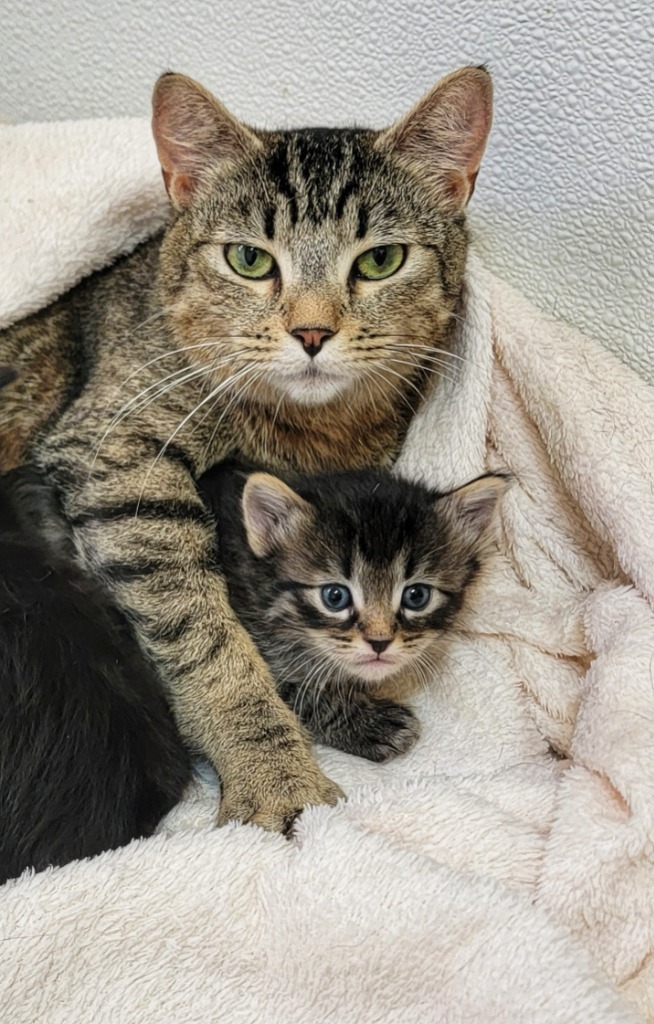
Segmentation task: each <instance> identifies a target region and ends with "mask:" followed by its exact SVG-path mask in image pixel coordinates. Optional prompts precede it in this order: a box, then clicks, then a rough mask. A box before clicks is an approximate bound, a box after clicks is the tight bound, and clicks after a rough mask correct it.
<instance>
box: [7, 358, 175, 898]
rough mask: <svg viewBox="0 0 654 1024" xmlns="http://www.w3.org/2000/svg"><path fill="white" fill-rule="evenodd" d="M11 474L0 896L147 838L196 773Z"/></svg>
mask: <svg viewBox="0 0 654 1024" xmlns="http://www.w3.org/2000/svg"><path fill="white" fill-rule="evenodd" d="M1 378H2V372H1V371H0V379H1ZM20 472H21V479H20V480H19V481H16V479H13V484H12V486H11V488H10V482H9V480H7V479H6V478H5V479H2V478H0V884H2V883H3V882H5V881H6V880H7V879H8V878H14V877H16V876H17V875H19V874H20V873H21V872H22V871H23V870H24V869H25V868H28V867H30V868H35V869H36V870H41V869H43V868H45V867H48V866H49V865H61V864H65V863H67V862H68V861H70V860H77V859H79V858H80V857H90V856H93V855H94V854H97V853H101V852H102V851H103V850H108V849H112V848H114V847H117V846H122V845H124V844H125V843H128V842H130V840H132V839H134V838H136V837H137V836H145V835H149V834H150V833H151V832H152V831H153V830H154V828H155V826H156V825H157V823H158V821H159V820H160V819H161V818H162V817H163V815H164V814H166V813H167V811H168V810H170V808H171V807H173V806H174V804H175V803H177V801H178V800H179V798H180V797H181V795H182V792H183V789H184V787H185V785H186V783H187V781H189V779H190V774H191V772H190V761H189V757H188V755H187V753H186V752H185V750H184V747H183V746H182V743H181V740H180V738H179V735H178V732H177V729H176V727H175V724H174V722H173V719H172V716H171V713H170V711H169V709H168V707H167V705H166V701H165V700H164V698H163V696H162V694H161V690H160V686H159V684H158V682H157V680H156V678H155V676H154V674H153V672H152V669H151V668H150V666H149V665H148V664H147V661H146V659H145V658H144V656H143V654H142V653H141V651H140V649H139V647H138V645H137V644H136V642H135V640H134V638H133V635H132V631H131V629H130V627H129V626H128V624H127V622H126V621H125V619H124V618H123V616H121V615H120V614H118V613H117V612H116V611H115V610H114V609H113V608H112V607H111V605H110V603H109V602H108V600H107V599H106V597H105V596H104V594H103V593H102V592H101V591H100V590H99V588H98V587H97V586H96V585H95V584H92V583H90V582H89V581H88V580H85V579H83V578H82V576H81V574H80V573H79V572H77V571H75V570H73V569H70V568H66V567H64V566H63V564H62V563H60V562H58V561H54V562H53V560H52V558H51V557H50V555H49V554H46V553H45V552H44V551H43V550H42V549H41V548H40V547H38V546H36V545H35V544H34V542H33V540H32V536H33V531H32V530H31V522H32V509H33V508H34V506H36V509H35V510H36V512H37V513H38V516H39V517H40V518H45V517H48V510H47V508H46V507H44V502H45V497H44V495H43V494H42V493H41V488H39V487H36V486H33V485H32V484H31V482H30V484H29V487H28V486H27V485H26V481H25V479H24V477H22V471H20ZM14 476H15V475H14V474H12V477H14ZM10 496H11V499H12V500H11V501H10ZM18 496H19V498H20V500H19V501H18V503H17V507H14V506H15V505H16V498H17V497H18ZM26 506H29V507H26Z"/></svg>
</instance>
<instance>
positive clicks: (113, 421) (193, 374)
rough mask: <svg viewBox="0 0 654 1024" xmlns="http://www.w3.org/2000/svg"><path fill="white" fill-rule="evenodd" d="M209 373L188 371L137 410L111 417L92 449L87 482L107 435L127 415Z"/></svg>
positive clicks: (207, 369) (137, 410)
mask: <svg viewBox="0 0 654 1024" xmlns="http://www.w3.org/2000/svg"><path fill="white" fill-rule="evenodd" d="M209 372H210V368H208V367H207V368H204V369H202V370H193V371H189V372H188V373H187V375H186V376H184V377H182V378H180V379H179V380H176V381H175V382H174V383H173V384H170V385H169V386H167V387H165V388H162V389H161V390H160V391H158V392H156V394H155V395H153V396H152V397H151V398H149V399H148V400H147V401H145V402H143V404H142V405H141V406H139V408H138V409H130V410H127V412H125V413H124V414H123V415H122V416H120V418H118V414H116V416H114V417H113V418H112V419H111V421H110V422H109V425H108V426H107V428H106V430H105V431H104V433H103V434H102V437H101V438H100V440H99V441H98V443H97V445H96V447H95V449H94V451H93V457H92V459H91V464H90V467H89V472H88V477H87V480H88V479H90V477H91V474H92V473H93V470H94V468H95V464H96V462H97V460H98V457H99V455H100V451H101V450H102V446H103V445H104V443H105V441H106V440H107V438H108V437H109V434H110V433H111V432H112V430H114V429H115V428H116V427H117V426H118V425H119V424H120V423H121V422H122V421H123V420H124V419H125V418H126V417H127V416H128V415H130V414H131V413H132V412H141V411H142V410H143V409H145V408H146V407H147V406H148V405H149V404H150V402H153V401H155V399H157V398H160V397H161V396H162V395H165V394H167V393H168V392H169V391H172V390H173V389H174V388H176V387H179V386H181V385H182V384H186V383H187V382H188V381H191V380H194V379H196V378H198V377H201V376H203V375H204V374H208V373H209Z"/></svg>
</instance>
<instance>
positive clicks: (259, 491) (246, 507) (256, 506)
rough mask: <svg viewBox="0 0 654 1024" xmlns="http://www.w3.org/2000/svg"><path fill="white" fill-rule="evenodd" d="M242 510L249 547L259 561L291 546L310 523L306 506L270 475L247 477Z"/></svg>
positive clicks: (302, 499) (309, 510) (283, 484)
mask: <svg viewBox="0 0 654 1024" xmlns="http://www.w3.org/2000/svg"><path fill="white" fill-rule="evenodd" d="M242 508H243V522H244V524H245V532H246V534H247V539H248V544H249V545H250V548H251V550H252V551H253V552H254V554H255V555H257V556H258V557H259V558H263V557H264V556H265V555H269V554H270V553H271V552H272V551H274V550H276V549H277V548H282V547H285V546H287V545H288V544H291V543H293V541H294V540H295V539H296V538H297V537H298V535H299V533H300V531H301V529H302V527H303V526H305V525H306V524H308V523H310V522H311V520H312V519H313V507H312V506H311V505H310V504H309V502H308V501H305V500H304V498H301V497H300V495H299V494H296V493H295V491H293V490H291V488H290V487H288V486H287V485H286V484H285V483H283V481H281V480H279V479H278V478H277V477H276V476H271V475H270V474H269V473H253V474H252V475H251V476H249V477H248V479H247V482H246V484H245V488H244V490H243V499H242Z"/></svg>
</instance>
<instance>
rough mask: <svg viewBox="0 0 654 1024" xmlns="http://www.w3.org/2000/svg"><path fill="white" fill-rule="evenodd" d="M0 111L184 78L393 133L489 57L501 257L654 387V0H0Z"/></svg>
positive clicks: (142, 103) (504, 267)
mask: <svg viewBox="0 0 654 1024" xmlns="http://www.w3.org/2000/svg"><path fill="white" fill-rule="evenodd" d="M4 8H5V9H4V10H3V11H2V18H1V25H2V28H1V30H0V119H5V120H10V121H26V120H52V119H58V118H85V117H101V116H103V117H107V116H113V115H125V114H134V115H138V114H146V113H147V112H148V107H149V94H150V90H151V87H152V82H153V80H154V78H155V77H156V75H157V74H159V72H161V71H163V70H165V69H167V68H174V69H176V70H180V71H184V72H186V73H187V74H190V75H192V76H194V77H195V78H197V79H199V80H200V81H201V82H203V84H205V85H207V86H208V87H210V88H211V89H212V90H213V91H214V92H216V93H217V94H218V95H219V96H220V98H221V99H222V100H223V102H225V103H226V104H227V105H228V106H229V107H231V109H232V110H233V111H234V112H235V113H236V114H238V115H240V116H241V117H242V118H244V119H246V120H249V121H251V122H253V123H256V124H259V125H263V126H271V125H284V124H288V125H298V124H301V123H308V122H322V123H324V124H342V123H347V122H352V121H354V122H358V123H370V124H373V125H375V126H378V125H382V124H384V123H386V122H388V121H390V120H392V119H393V118H394V117H396V116H397V115H398V114H400V113H401V112H402V111H403V110H404V109H405V108H406V107H407V106H408V105H410V104H411V103H412V102H413V101H414V100H416V99H417V98H418V97H419V96H420V94H421V93H422V92H423V91H424V90H425V89H427V88H428V87H429V86H430V85H431V84H432V83H433V82H434V81H435V80H436V79H437V78H438V77H439V76H440V75H441V74H444V73H445V72H447V71H450V70H453V69H454V68H456V67H457V66H459V65H461V64H464V63H480V62H482V61H487V62H488V63H489V65H490V68H491V70H492V72H493V75H494V79H495V84H496V96H497V108H496V121H495V129H494V132H493V136H492V140H491V145H490V149H489V152H488V155H487V158H486V161H485V166H484V169H483V172H482V175H481V176H480V180H479V183H478V187H477V192H476V194H475V197H474V200H473V203H472V207H471V212H472V214H473V218H474V225H475V228H476V232H477V235H478V240H479V244H480V246H481V248H482V251H483V253H484V255H485V257H486V259H487V262H488V263H489V264H490V266H491V267H492V268H493V269H495V270H496V271H497V272H498V273H500V274H502V275H503V276H504V277H506V278H507V279H508V280H510V281H512V282H513V283H515V284H517V285H518V286H520V287H521V288H522V289H523V290H524V291H525V292H526V293H527V294H528V295H529V296H530V297H532V298H533V299H534V300H535V301H536V302H537V303H538V304H539V305H541V307H543V308H545V309H547V310H550V311H552V312H554V313H556V314H558V315H559V316H563V317H565V318H566V319H568V320H569V321H570V322H572V323H574V324H576V325H578V326H580V327H582V328H584V329H586V330H588V331H590V332H592V333H595V334H596V335H598V336H600V337H601V338H603V340H605V342H606V343H607V344H608V345H609V346H610V347H612V348H613V349H614V350H615V351H617V352H618V353H620V354H622V355H623V356H624V357H625V358H627V359H628V360H629V361H630V362H631V363H632V364H633V365H634V366H636V367H637V368H639V369H640V370H641V372H643V373H645V374H647V375H649V376H650V378H651V379H652V380H654V337H653V333H652V327H651V325H652V322H653V321H654V284H653V278H654V273H653V271H654V202H653V199H654V194H653V190H652V178H653V176H654V171H653V168H654V70H653V68H654V5H653V4H652V3H651V0H642V2H632V0H626V2H625V0H615V2H614V3H609V2H603V0H572V2H571V3H567V4H566V3H563V2H561V0H542V2H541V0H523V2H521V3H516V2H512V0H507V2H505V3H489V2H482V0H478V2H475V0H449V2H447V3H446V2H445V0H422V2H416V0H399V2H396V3H394V4H390V3H379V2H374V0H349V2H344V0H332V2H331V3H330V2H329V0H322V2H321V0H307V2H304V3H300V2H296V0H276V2H274V3H272V2H259V3H253V2H243V0H241V2H239V0H213V3H208V2H206V0H175V2H172V0H159V2H157V3H155V2H153V0H132V2H130V3H125V2H124V0H113V2H111V0H77V2H75V0H59V2H56V3H53V4H48V5H46V4H44V3H43V2H42V0H36V2H32V3H28V2H26V0H23V3H22V4H17V3H14V4H11V5H10V3H9V0H5V3H4Z"/></svg>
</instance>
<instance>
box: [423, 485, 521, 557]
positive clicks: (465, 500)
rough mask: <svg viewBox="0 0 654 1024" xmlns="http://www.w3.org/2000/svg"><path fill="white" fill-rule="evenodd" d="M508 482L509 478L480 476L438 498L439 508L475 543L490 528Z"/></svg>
mask: <svg viewBox="0 0 654 1024" xmlns="http://www.w3.org/2000/svg"><path fill="white" fill-rule="evenodd" d="M510 483H511V477H510V476H501V475H500V474H489V475H488V476H480V477H479V478H478V479H477V480H473V481H472V482H471V483H469V484H464V486H463V487H459V488H458V489H457V490H456V491H452V492H451V493H450V494H446V495H444V496H443V497H442V498H439V499H438V508H439V509H440V510H441V511H442V510H445V511H446V513H447V515H448V517H449V519H450V521H451V522H453V523H454V524H455V525H456V526H457V527H458V528H459V529H460V530H462V531H463V534H464V536H465V537H466V539H467V540H468V541H469V542H471V543H472V544H476V543H477V542H478V541H480V540H481V539H482V537H483V536H484V534H485V533H486V531H487V530H488V529H489V527H490V526H491V524H492V522H493V520H494V518H495V513H496V511H497V504H498V502H499V500H500V498H501V497H502V495H503V494H505V493H506V491H507V490H508V488H509V486H510Z"/></svg>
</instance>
